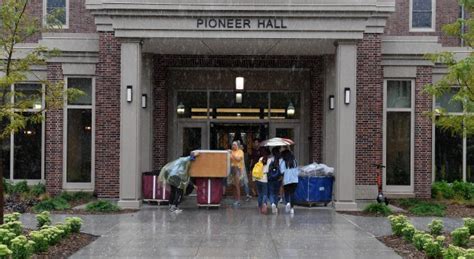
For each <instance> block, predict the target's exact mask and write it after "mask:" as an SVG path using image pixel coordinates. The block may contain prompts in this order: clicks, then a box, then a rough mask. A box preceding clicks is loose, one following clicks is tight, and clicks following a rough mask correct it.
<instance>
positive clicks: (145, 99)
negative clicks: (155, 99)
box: [142, 94, 148, 109]
mask: <svg viewBox="0 0 474 259" xmlns="http://www.w3.org/2000/svg"><path fill="white" fill-rule="evenodd" d="M147 105H148V96H147V95H146V94H142V108H144V109H145V108H146V107H147Z"/></svg>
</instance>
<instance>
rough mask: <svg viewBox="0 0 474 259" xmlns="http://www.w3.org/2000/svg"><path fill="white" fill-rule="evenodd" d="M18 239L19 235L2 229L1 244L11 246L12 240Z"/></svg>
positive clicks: (0, 232)
mask: <svg viewBox="0 0 474 259" xmlns="http://www.w3.org/2000/svg"><path fill="white" fill-rule="evenodd" d="M15 237H17V234H15V233H13V232H12V231H10V230H9V229H6V228H0V244H4V245H7V246H9V245H10V242H11V240H12V239H14V238H15Z"/></svg>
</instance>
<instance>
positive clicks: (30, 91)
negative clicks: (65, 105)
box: [0, 84, 44, 180]
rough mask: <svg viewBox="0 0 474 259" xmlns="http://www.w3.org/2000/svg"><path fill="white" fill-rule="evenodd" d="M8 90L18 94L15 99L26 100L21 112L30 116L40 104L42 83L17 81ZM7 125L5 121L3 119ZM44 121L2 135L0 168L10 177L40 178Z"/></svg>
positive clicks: (39, 107) (36, 110)
mask: <svg viewBox="0 0 474 259" xmlns="http://www.w3.org/2000/svg"><path fill="white" fill-rule="evenodd" d="M11 90H12V91H15V92H16V93H17V96H16V100H13V98H12V102H15V101H19V100H20V99H29V100H32V101H31V102H28V103H25V104H28V105H29V106H30V107H26V110H24V111H23V112H24V113H23V115H24V116H26V117H29V116H33V114H34V113H37V112H39V111H40V110H41V108H42V107H43V94H42V85H41V84H16V85H13V86H11ZM2 123H4V124H6V123H8V121H3V122H2ZM43 128H44V122H42V123H32V122H28V123H27V125H25V127H24V128H23V129H21V130H20V131H19V132H17V133H15V134H11V135H10V137H9V138H8V137H7V138H5V139H4V140H3V141H2V143H0V144H1V147H0V149H1V150H0V153H1V156H2V157H1V159H0V170H1V171H2V174H3V177H5V178H6V179H10V180H41V179H42V178H43V142H44V141H43V140H44V134H43V133H44V130H43Z"/></svg>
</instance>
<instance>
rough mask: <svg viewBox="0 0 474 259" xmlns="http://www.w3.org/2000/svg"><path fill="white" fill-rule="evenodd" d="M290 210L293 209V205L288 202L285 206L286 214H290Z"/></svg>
mask: <svg viewBox="0 0 474 259" xmlns="http://www.w3.org/2000/svg"><path fill="white" fill-rule="evenodd" d="M290 209H291V204H290V203H289V202H288V203H287V204H286V206H285V212H286V213H288V212H290Z"/></svg>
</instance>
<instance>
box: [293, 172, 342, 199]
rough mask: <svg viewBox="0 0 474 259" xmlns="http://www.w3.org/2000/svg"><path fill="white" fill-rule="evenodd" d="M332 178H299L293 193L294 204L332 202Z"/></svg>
mask: <svg viewBox="0 0 474 259" xmlns="http://www.w3.org/2000/svg"><path fill="white" fill-rule="evenodd" d="M333 184H334V177H331V176H300V177H299V178H298V187H297V188H296V192H295V200H296V203H299V204H310V205H311V204H312V203H317V202H318V203H324V205H327V204H328V203H329V202H331V201H332V187H333Z"/></svg>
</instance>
